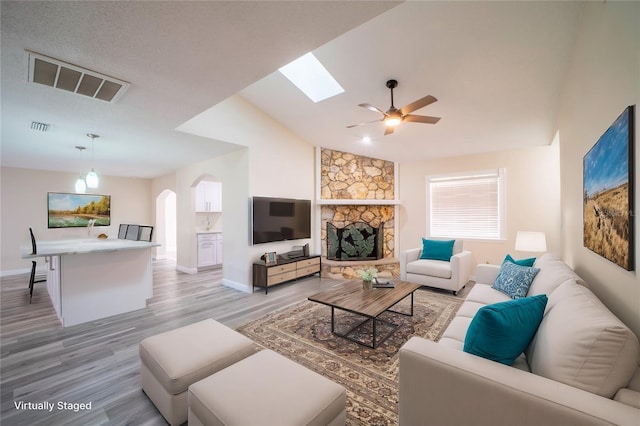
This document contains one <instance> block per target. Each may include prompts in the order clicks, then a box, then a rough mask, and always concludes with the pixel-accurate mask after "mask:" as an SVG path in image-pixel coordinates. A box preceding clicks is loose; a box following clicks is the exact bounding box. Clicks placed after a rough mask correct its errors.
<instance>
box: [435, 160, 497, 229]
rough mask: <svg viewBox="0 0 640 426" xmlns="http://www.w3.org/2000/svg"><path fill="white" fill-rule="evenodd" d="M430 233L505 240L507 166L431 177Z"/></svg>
mask: <svg viewBox="0 0 640 426" xmlns="http://www.w3.org/2000/svg"><path fill="white" fill-rule="evenodd" d="M427 192H428V194H427V200H428V201H427V202H428V204H429V205H428V208H427V211H428V212H429V224H428V229H429V230H430V236H432V237H445V238H467V239H483V240H501V239H504V234H505V220H504V218H505V214H504V169H497V170H489V171H481V172H468V173H461V174H455V175H439V176H428V177H427Z"/></svg>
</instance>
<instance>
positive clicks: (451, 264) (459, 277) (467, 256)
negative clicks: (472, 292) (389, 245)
mask: <svg viewBox="0 0 640 426" xmlns="http://www.w3.org/2000/svg"><path fill="white" fill-rule="evenodd" d="M421 252H422V249H421V248H415V249H410V250H405V251H403V252H401V253H400V279H401V280H403V281H409V282H412V283H416V284H421V285H424V286H428V287H435V288H441V289H443V290H450V291H452V292H453V294H454V295H455V294H458V291H460V289H462V288H463V287H464V286H465V285H466V284H467V282H468V281H469V276H470V275H471V252H470V251H464V250H462V240H455V243H454V244H453V255H452V256H451V259H450V260H449V261H448V262H447V261H443V260H432V259H420V253H421Z"/></svg>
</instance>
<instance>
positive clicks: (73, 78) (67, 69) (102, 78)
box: [26, 50, 131, 102]
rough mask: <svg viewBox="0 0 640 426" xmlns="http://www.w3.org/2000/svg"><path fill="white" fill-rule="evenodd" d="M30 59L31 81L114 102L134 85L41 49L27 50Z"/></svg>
mask: <svg viewBox="0 0 640 426" xmlns="http://www.w3.org/2000/svg"><path fill="white" fill-rule="evenodd" d="M26 52H27V55H28V59H29V82H30V83H39V84H44V85H46V86H49V87H54V88H56V89H61V90H66V91H68V92H73V93H77V94H79V95H84V96H89V97H91V98H94V99H99V100H101V101H105V102H115V101H116V100H118V98H119V97H120V96H122V94H123V93H124V91H125V90H127V89H128V88H129V86H130V85H131V84H130V83H127V82H126V81H122V80H118V79H117V78H113V77H109V76H107V75H104V74H100V73H97V72H95V71H91V70H88V69H85V68H81V67H79V66H77V65H72V64H69V63H66V62H63V61H60V60H58V59H54V58H50V57H48V56H44V55H41V54H39V53H35V52H30V51H28V50H27V51H26Z"/></svg>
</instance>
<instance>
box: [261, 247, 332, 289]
mask: <svg viewBox="0 0 640 426" xmlns="http://www.w3.org/2000/svg"><path fill="white" fill-rule="evenodd" d="M319 273H320V256H319V255H311V256H303V257H298V258H295V259H286V258H284V257H279V258H278V263H277V264H275V265H270V264H267V263H266V262H265V261H264V260H261V261H258V262H255V263H254V264H253V285H252V291H253V290H255V288H256V287H264V292H265V294H268V293H269V287H272V286H274V285H278V284H282V283H285V282H288V281H293V280H296V279H298V278H302V277H306V276H309V275H313V274H319Z"/></svg>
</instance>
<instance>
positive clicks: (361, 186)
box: [320, 148, 400, 279]
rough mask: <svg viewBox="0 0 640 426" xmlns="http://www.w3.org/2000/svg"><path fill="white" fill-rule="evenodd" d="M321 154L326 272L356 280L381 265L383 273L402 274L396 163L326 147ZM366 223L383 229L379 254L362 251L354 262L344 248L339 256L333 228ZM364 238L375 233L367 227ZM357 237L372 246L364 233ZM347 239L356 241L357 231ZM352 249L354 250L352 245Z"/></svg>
mask: <svg viewBox="0 0 640 426" xmlns="http://www.w3.org/2000/svg"><path fill="white" fill-rule="evenodd" d="M320 155H321V164H320V172H321V176H320V178H321V185H320V190H321V197H320V205H321V210H320V211H321V219H320V220H321V239H322V253H321V254H322V256H323V259H322V276H323V277H328V278H349V279H350V278H355V277H357V273H356V272H357V271H358V270H362V269H367V268H372V267H374V268H376V269H378V271H379V273H380V275H381V276H384V275H387V276H399V274H400V264H399V262H398V260H397V259H396V258H395V257H394V254H395V243H394V241H395V214H396V200H395V168H394V166H395V165H394V163H392V162H390V161H384V160H378V159H375V158H370V157H364V156H359V155H355V154H350V153H346V152H341V151H335V150H329V149H324V148H322V149H321V152H320ZM360 224H366V226H369V227H371V228H372V229H379V232H378V233H377V234H376V236H375V237H374V240H375V241H376V242H377V245H376V247H375V250H374V251H375V254H374V255H369V254H367V255H365V256H358V255H357V256H356V257H362V258H361V259H358V260H353V259H343V255H342V254H343V253H344V250H341V251H339V252H337V254H338V255H337V256H334V253H330V252H329V250H328V248H329V247H330V246H331V244H330V241H329V240H331V239H335V238H336V237H337V235H334V234H332V233H333V232H335V233H336V234H337V230H338V229H347V228H348V229H353V227H356V228H357V227H363V225H360ZM343 234H344V231H343ZM356 235H357V234H356ZM363 236H364V238H365V240H366V238H369V237H370V236H371V233H369V231H366V232H364V234H363ZM356 238H357V239H358V241H359V243H358V244H359V245H360V248H368V247H369V244H368V243H366V242H364V241H362V240H360V239H359V238H360V236H357V237H356ZM347 240H348V243H349V244H353V236H352V235H351V231H350V232H349V235H348V238H347ZM348 251H351V252H353V251H354V250H353V249H352V248H350V247H348ZM357 251H362V250H356V252H357ZM365 251H366V250H365ZM347 257H349V256H348V255H347ZM332 258H338V259H332ZM345 260H347V261H345Z"/></svg>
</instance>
